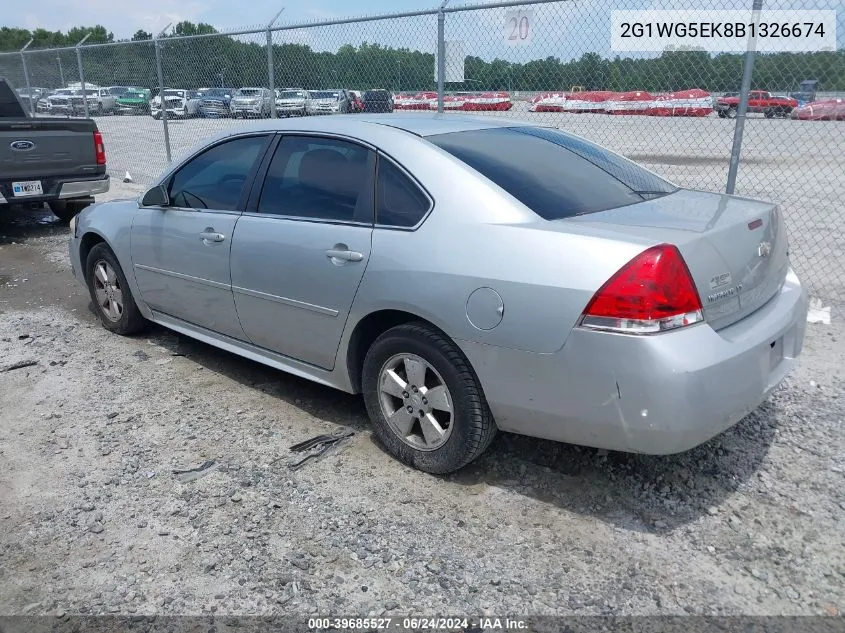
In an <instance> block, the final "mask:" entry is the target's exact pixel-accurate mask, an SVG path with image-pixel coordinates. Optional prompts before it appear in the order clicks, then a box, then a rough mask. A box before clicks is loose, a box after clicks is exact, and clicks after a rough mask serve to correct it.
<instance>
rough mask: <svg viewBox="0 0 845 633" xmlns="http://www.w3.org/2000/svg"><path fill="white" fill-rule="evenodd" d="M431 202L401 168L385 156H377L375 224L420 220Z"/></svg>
mask: <svg viewBox="0 0 845 633" xmlns="http://www.w3.org/2000/svg"><path fill="white" fill-rule="evenodd" d="M430 207H431V203H430V202H429V199H428V198H427V197H426V195H425V194H424V193H423V192H422V191H421V190H420V188H419V187H417V185H416V184H414V182H413V181H411V179H410V178H408V177H407V176H406V175H405V174H403V173H402V171H401V170H400V169H399V168H398V167H397V166H396V165H394V164H393V163H392V162H390V161H389V160H387V159H384V158H379V161H378V178H377V180H376V224H379V225H382V226H402V227H411V226H416V225H417V224H419V222H420V220H422V219H423V217H425V214H426V213H428V210H429V208H430Z"/></svg>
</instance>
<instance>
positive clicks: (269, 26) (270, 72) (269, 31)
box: [267, 7, 285, 119]
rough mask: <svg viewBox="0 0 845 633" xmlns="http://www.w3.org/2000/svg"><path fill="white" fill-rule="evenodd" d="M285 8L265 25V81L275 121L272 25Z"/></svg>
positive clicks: (274, 70)
mask: <svg viewBox="0 0 845 633" xmlns="http://www.w3.org/2000/svg"><path fill="white" fill-rule="evenodd" d="M284 10H285V8H284V7H282V8H281V9H280V10H279V12H278V13H277V14H276V16H275V17H274V18H273V19H272V20H270V22H269V23H268V24H267V79H268V80H269V82H270V92H271V93H273V94H272V95H271V96H270V117H271V118H273V119H275V118H276V69H275V67H274V62H273V31H272V28H273V25H274V24H275V23H276V20H278V19H279V16H280V15H282V11H284Z"/></svg>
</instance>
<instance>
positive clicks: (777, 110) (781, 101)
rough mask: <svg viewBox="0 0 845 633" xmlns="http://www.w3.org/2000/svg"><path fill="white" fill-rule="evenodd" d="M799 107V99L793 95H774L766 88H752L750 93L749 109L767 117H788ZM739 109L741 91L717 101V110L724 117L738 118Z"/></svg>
mask: <svg viewBox="0 0 845 633" xmlns="http://www.w3.org/2000/svg"><path fill="white" fill-rule="evenodd" d="M797 107H798V101H796V100H795V99H793V98H792V97H784V96H780V95H773V94H771V93H770V92H767V91H765V90H752V91H751V92H749V93H748V111H749V112H757V113H762V114H764V115H765V116H766V118H767V119H771V118H774V117H776V116H777V117H787V116H789V114H790V113H791V112H792V111H793V110H794V109H795V108H797ZM738 109H739V93H735V92H734V93H729V94H728V95H725V96H724V97H719V99H718V100H717V101H716V112H718V113H719V116H720V117H721V118H723V119H725V118H728V119H734V118H736V112H737V110H738Z"/></svg>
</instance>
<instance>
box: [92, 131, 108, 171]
mask: <svg viewBox="0 0 845 633" xmlns="http://www.w3.org/2000/svg"><path fill="white" fill-rule="evenodd" d="M94 153H95V154H96V155H97V164H98V165H105V164H106V146H105V145H104V144H103V135H102V134H100V132H99V131H97V132H94Z"/></svg>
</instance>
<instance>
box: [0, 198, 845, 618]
mask: <svg viewBox="0 0 845 633" xmlns="http://www.w3.org/2000/svg"><path fill="white" fill-rule="evenodd" d="M136 189H137V188H135V189H130V190H127V189H126V188H125V187H124V186H122V185H118V186H116V188H115V191H114V192H112V195H117V194H120V193H127V192H128V193H131V192H132V191H134V190H136ZM50 217H51V216H50V215H49V214H48V213H46V212H45V213H43V214H40V215H36V216H32V215H30V216H24V215H22V214H21V215H18V216H14V215H12V216H9V217H6V218H4V219H2V220H0V500H2V504H1V505H0V615H4V614H5V615H9V614H51V613H57V612H60V613H92V614H101V613H117V614H138V615H141V614H158V615H169V614H210V613H217V614H265V615H270V614H279V613H299V614H321V615H325V614H329V613H332V614H347V615H348V614H353V613H354V614H385V613H398V614H407V613H417V614H422V613H429V614H432V613H438V614H446V613H447V612H449V613H476V614H480V613H488V614H497V615H504V614H523V615H524V614H567V615H569V614H579V615H580V614H583V615H589V614H614V615H650V614H691V613H694V614H747V615H768V614H787V615H803V614H829V615H832V614H837V613H839V611H840V610H842V609H843V608H845V532H843V530H842V526H843V519H845V486H843V483H845V482H844V481H843V476H845V434H843V430H845V429H843V424H844V423H845V422H843V420H845V403H843V396H842V394H843V393H845V388H843V387H845V385H843V383H845V380H843V379H844V378H845V376H843V368H842V365H841V359H842V358H843V357H845V332H844V331H843V329H845V328H843V325H842V323H843V321H842V319H841V318H840V316H839V315H838V314H834V319H833V323H832V325H829V326H825V325H818V324H810V325H809V326H808V327H809V331H808V334H807V341H806V347H805V353H804V356H803V357H802V360H801V363H800V365H799V367H798V369H797V370H796V372H795V373H794V374H793V375H792V376H791V377H790V378H789V379H788V380H787V382H786V383H785V384H784V386H783V387H782V388H780V389H779V390H778V391H777V392H776V393H775V394H774V395H773V396H772V398H771V399H770V401H768V402H767V403H766V404H764V406H763V407H762V408H761V409H759V410H758V411H757V412H755V413H754V414H752V415H750V416H749V417H748V418H746V419H745V420H744V421H742V422H741V423H740V424H739V425H737V426H736V427H735V428H734V429H732V430H730V431H728V432H727V433H725V434H723V435H722V436H720V437H718V438H716V439H715V440H713V441H711V442H709V443H708V444H706V445H704V446H702V447H699V448H698V449H695V450H693V451H690V452H688V453H685V454H681V455H676V456H670V457H645V456H634V455H627V454H619V453H613V452H611V453H607V452H605V451H596V450H594V449H586V448H578V447H574V446H570V445H564V444H556V443H553V442H546V441H538V440H533V439H529V438H521V437H517V436H512V435H502V436H500V437H499V438H498V439H497V440H496V442H495V443H494V445H493V447H492V449H491V450H490V451H489V453H488V454H487V455H486V456H485V457H484V458H482V459H481V460H480V461H479V462H477V463H475V464H473V465H471V466H470V467H468V468H467V469H465V470H464V471H462V472H461V473H458V474H456V475H453V476H449V477H443V478H440V477H433V476H429V475H426V474H423V473H420V472H417V471H414V470H410V469H408V468H406V467H404V466H402V465H401V464H399V463H397V462H396V461H395V460H393V459H392V458H390V457H389V456H388V455H387V454H386V453H385V452H384V451H383V450H382V449H381V448H380V446H379V445H378V444H377V443H376V440H375V439H374V437H373V436H372V435H371V433H370V431H369V428H368V425H367V422H366V417H365V413H364V408H363V404H362V402H361V401H360V399H358V398H356V397H352V396H348V395H345V394H342V393H339V392H336V391H333V390H329V389H327V388H323V387H320V386H317V385H314V384H311V383H308V382H305V381H303V380H299V379H297V378H294V377H291V376H288V375H286V374H283V373H280V372H277V371H274V370H271V369H268V368H265V367H263V366H261V365H258V364H256V363H253V362H250V361H246V360H243V359H240V358H238V357H236V356H233V355H231V354H228V353H225V352H221V351H218V350H215V349H213V348H211V347H209V346H206V345H204V344H201V343H197V342H193V341H191V340H190V339H187V338H185V337H182V336H180V335H176V334H173V333H170V332H168V331H166V330H164V329H161V328H157V327H156V328H152V329H150V331H149V332H147V333H146V334H145V335H142V336H138V337H134V338H122V337H119V336H115V335H111V334H109V333H107V332H106V331H105V330H104V329H103V328H102V327H100V325H99V324H98V322H97V321H96V318H95V316H94V314H93V313H92V312H91V309H90V307H89V301H88V298H87V295H86V294H85V292H84V290H83V289H82V288H80V287H78V286H77V284H76V282H75V281H74V280H73V278H72V276H71V273H70V268H69V262H68V260H67V256H66V239H67V235H66V233H67V229H66V228H65V227H64V226H61V225H59V224H57V223H56V222H53V221H52V220H51V219H50ZM26 362H32V363H34V364H32V365H30V366H26V367H21V368H18V369H11V367H14V366H15V365H16V364H19V363H20V364H26ZM338 425H344V426H348V427H351V428H353V429H354V430H355V431H357V433H356V435H355V437H354V438H353V440H352V441H351V442H350V443H349V444H348V445H347V446H345V447H344V448H343V449H342V450H340V451H338V452H337V453H336V454H333V455H329V456H327V457H326V458H325V459H323V460H322V461H318V462H315V463H312V464H310V465H308V466H306V467H305V468H303V469H301V470H298V471H290V470H289V469H288V467H287V465H288V463H289V462H290V460H291V456H290V453H289V451H288V450H287V449H288V447H289V446H290V445H291V444H293V443H295V442H298V441H300V440H303V439H306V438H309V437H311V436H313V435H316V434H319V433H325V432H328V431H331V430H333V429H335V428H337V427H338ZM207 461H213V465H212V466H210V467H209V468H207V469H206V470H205V471H203V472H202V473H199V474H198V475H199V476H196V477H195V478H192V477H190V476H188V477H185V476H181V477H180V476H176V475H174V473H173V471H174V470H186V469H191V468H196V467H198V466H200V465H201V464H203V463H205V462H207Z"/></svg>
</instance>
